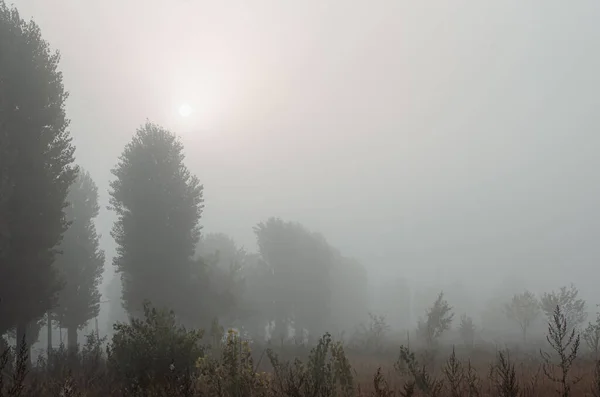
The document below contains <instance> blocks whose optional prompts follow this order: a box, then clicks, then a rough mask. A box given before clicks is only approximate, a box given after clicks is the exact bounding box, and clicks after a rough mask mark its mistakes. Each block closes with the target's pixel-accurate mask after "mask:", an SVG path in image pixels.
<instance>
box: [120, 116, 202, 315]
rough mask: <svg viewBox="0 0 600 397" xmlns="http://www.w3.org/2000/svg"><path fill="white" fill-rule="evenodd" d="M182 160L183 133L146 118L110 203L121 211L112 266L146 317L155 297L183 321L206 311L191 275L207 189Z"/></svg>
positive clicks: (127, 298)
mask: <svg viewBox="0 0 600 397" xmlns="http://www.w3.org/2000/svg"><path fill="white" fill-rule="evenodd" d="M183 161H184V154H183V145H182V143H181V142H180V141H179V139H178V138H177V137H176V136H175V135H174V134H172V133H171V132H169V131H167V130H165V129H164V128H162V127H160V126H158V125H156V124H152V123H150V122H146V123H145V124H144V125H143V126H141V127H140V128H139V129H138V130H137V131H136V134H135V135H134V137H133V139H132V140H131V142H129V143H128V144H127V145H126V146H125V149H124V150H123V153H122V154H121V156H120V158H119V162H118V164H117V166H116V167H115V168H114V169H113V170H112V173H113V175H114V176H115V177H116V179H115V180H113V181H112V182H111V183H110V187H111V190H110V204H111V208H112V209H113V210H114V211H115V212H116V213H117V217H118V219H117V221H116V222H115V224H114V226H113V230H112V236H113V237H114V239H115V241H116V243H117V255H116V256H115V258H114V259H113V264H114V265H115V267H116V269H117V271H118V272H120V273H121V279H122V282H123V303H124V307H125V308H126V309H127V311H128V312H129V314H130V315H139V314H140V312H141V310H142V306H143V302H144V300H145V299H149V298H152V300H153V302H155V304H156V305H158V306H159V307H163V306H164V307H170V308H173V309H176V310H177V313H178V314H179V315H180V316H181V317H182V318H184V319H190V318H193V317H196V316H198V314H199V313H195V312H194V308H193V306H194V302H197V301H199V300H200V297H196V295H197V294H199V293H201V292H202V291H199V290H198V287H197V284H198V280H194V279H193V278H192V277H191V276H192V271H191V265H192V262H191V261H192V257H193V255H194V251H195V249H196V245H197V243H198V239H199V236H200V227H199V226H198V222H199V219H200V216H201V213H202V209H203V204H202V202H203V198H202V192H203V187H202V185H201V184H200V182H199V181H198V178H196V177H195V176H193V175H192V174H191V173H190V171H189V170H188V169H187V168H186V166H185V165H184V163H183ZM172 291H177V294H173V293H172ZM190 306H192V307H190Z"/></svg>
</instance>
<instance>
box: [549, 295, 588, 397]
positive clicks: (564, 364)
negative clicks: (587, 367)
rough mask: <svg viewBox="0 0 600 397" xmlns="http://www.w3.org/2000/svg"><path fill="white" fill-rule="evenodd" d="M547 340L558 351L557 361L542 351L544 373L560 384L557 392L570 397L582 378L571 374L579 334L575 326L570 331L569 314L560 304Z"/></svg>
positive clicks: (553, 317)
mask: <svg viewBox="0 0 600 397" xmlns="http://www.w3.org/2000/svg"><path fill="white" fill-rule="evenodd" d="M546 340H547V341H548V343H549V344H550V347H552V350H554V352H555V353H556V358H557V361H553V359H552V356H551V355H550V354H549V353H546V352H543V351H540V354H541V356H542V360H543V364H542V368H543V370H544V375H546V377H547V378H548V379H549V380H551V381H552V382H555V383H557V384H559V385H560V386H559V387H558V389H557V392H558V394H559V395H560V396H561V397H569V396H570V395H571V387H572V386H573V385H575V384H576V383H578V382H579V381H580V380H581V378H580V377H573V376H572V375H571V369H572V366H573V362H574V361H575V359H576V358H577V352H578V350H579V334H576V333H575V329H574V328H573V329H571V331H569V325H568V323H567V316H566V315H565V314H564V313H563V312H562V310H561V307H560V306H559V305H557V306H556V307H555V308H554V314H553V315H552V319H551V320H550V321H549V322H548V335H547V336H546ZM557 372H558V374H557Z"/></svg>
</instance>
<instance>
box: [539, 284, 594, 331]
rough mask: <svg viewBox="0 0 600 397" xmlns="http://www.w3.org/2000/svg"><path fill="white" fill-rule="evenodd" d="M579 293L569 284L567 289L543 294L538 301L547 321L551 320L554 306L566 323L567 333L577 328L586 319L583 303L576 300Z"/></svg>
mask: <svg viewBox="0 0 600 397" xmlns="http://www.w3.org/2000/svg"><path fill="white" fill-rule="evenodd" d="M578 295H579V291H578V290H577V288H576V287H575V285H573V284H571V286H570V287H569V288H567V287H561V288H560V290H559V291H558V292H557V291H552V292H550V293H544V294H543V295H542V298H541V299H540V307H541V309H542V311H543V312H544V314H545V315H546V317H547V318H548V320H549V321H551V320H552V319H553V316H554V310H556V306H560V310H561V312H562V314H563V315H564V317H565V320H566V321H567V328H568V331H571V330H572V329H575V328H579V327H580V326H581V325H583V323H584V322H585V320H586V319H587V313H586V311H585V301H584V300H583V299H578V298H577V296H578Z"/></svg>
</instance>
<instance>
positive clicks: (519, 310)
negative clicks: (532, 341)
mask: <svg viewBox="0 0 600 397" xmlns="http://www.w3.org/2000/svg"><path fill="white" fill-rule="evenodd" d="M505 310H506V316H507V317H508V318H509V319H510V320H513V321H515V322H516V323H517V324H519V327H520V328H521V332H522V334H523V341H524V342H526V341H527V329H528V328H529V326H530V325H531V323H532V322H533V321H534V320H535V319H536V318H537V316H538V315H539V314H540V305H539V302H538V300H537V299H536V297H535V295H534V294H533V293H531V292H529V291H525V292H523V293H521V294H515V295H514V296H513V298H512V300H511V301H510V303H509V304H507V305H506V308H505Z"/></svg>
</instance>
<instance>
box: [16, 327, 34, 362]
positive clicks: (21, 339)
mask: <svg viewBox="0 0 600 397" xmlns="http://www.w3.org/2000/svg"><path fill="white" fill-rule="evenodd" d="M26 335H27V323H23V322H20V323H19V324H18V325H17V352H19V354H21V352H23V353H24V354H25V355H26V357H24V359H25V363H26V364H27V366H28V367H29V366H31V358H30V357H31V346H30V345H29V343H27V336H26ZM23 344H25V347H24V349H22V348H23Z"/></svg>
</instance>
